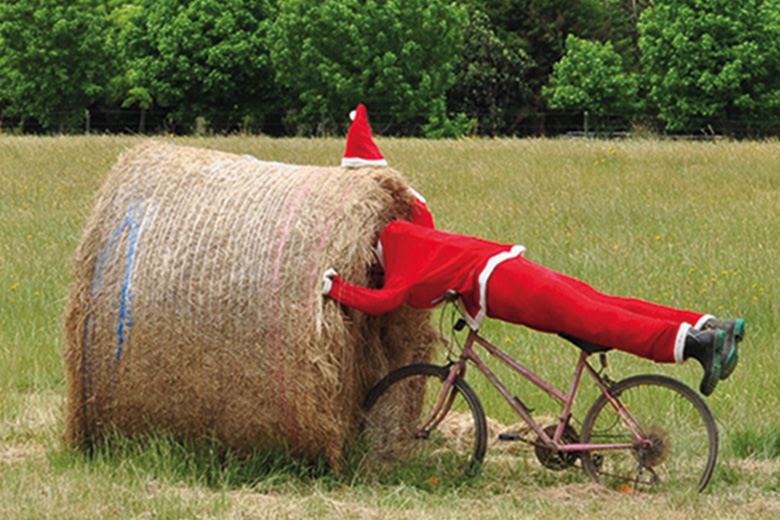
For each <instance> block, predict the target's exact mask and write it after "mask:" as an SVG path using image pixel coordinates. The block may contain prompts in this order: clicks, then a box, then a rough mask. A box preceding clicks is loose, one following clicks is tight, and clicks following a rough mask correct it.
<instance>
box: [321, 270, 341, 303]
mask: <svg viewBox="0 0 780 520" xmlns="http://www.w3.org/2000/svg"><path fill="white" fill-rule="evenodd" d="M338 275H339V273H337V272H336V270H335V269H333V268H330V269H328V270H327V271H325V274H323V275H322V294H324V295H325V296H327V295H329V294H330V290H331V289H333V277H334V276H338Z"/></svg>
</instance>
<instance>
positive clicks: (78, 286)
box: [65, 142, 436, 465]
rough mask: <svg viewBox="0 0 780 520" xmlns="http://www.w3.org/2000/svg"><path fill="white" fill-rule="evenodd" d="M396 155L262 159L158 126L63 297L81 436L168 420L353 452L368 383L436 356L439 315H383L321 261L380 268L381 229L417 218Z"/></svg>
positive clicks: (127, 163) (243, 439)
mask: <svg viewBox="0 0 780 520" xmlns="http://www.w3.org/2000/svg"><path fill="white" fill-rule="evenodd" d="M407 188H408V185H407V183H406V182H405V181H404V179H403V178H402V176H401V175H400V174H398V173H397V172H396V171H394V170H392V169H390V168H368V169H365V168H364V169H344V168H340V167H335V168H334V167H316V166H296V165H288V164H280V163H269V162H263V161H259V160H257V159H255V158H253V157H250V156H240V155H234V154H228V153H223V152H217V151H212V150H205V149H198V148H190V147H183V146H175V145H170V144H163V143H158V142H146V143H143V144H141V145H138V146H136V147H134V148H132V149H130V150H129V151H127V152H126V153H125V154H124V155H123V156H122V157H121V158H120V159H119V161H118V162H117V164H116V165H115V166H114V168H113V169H112V170H111V172H110V173H109V175H108V177H107V178H106V181H105V183H104V185H103V186H102V188H101V189H100V191H99V192H98V194H97V200H96V203H95V207H94V210H93V213H92V215H91V217H90V219H89V221H88V222H87V225H86V228H85V231H84V235H83V238H82V241H81V244H80V246H79V248H78V250H77V252H76V255H75V259H74V275H73V282H72V286H71V290H70V298H69V302H68V307H67V309H66V312H65V332H66V352H65V362H66V370H67V384H68V403H67V419H66V432H65V437H66V441H67V442H68V443H70V444H71V445H74V446H83V445H85V444H89V443H91V442H93V441H94V440H97V439H100V438H102V437H104V436H105V435H106V434H108V433H111V432H115V431H118V432H121V433H122V434H124V435H128V436H137V435H143V434H147V433H149V432H152V431H164V432H170V433H172V434H174V435H176V436H178V437H180V438H184V439H187V440H194V441H197V440H199V439H204V438H209V439H216V440H219V441H221V442H223V443H224V444H226V445H228V446H230V447H232V448H234V449H237V450H239V451H249V450H251V449H255V448H258V449H278V448H285V449H289V450H291V452H292V453H295V454H299V455H303V456H317V455H322V454H324V455H326V456H328V457H330V460H331V462H332V464H336V465H338V463H339V461H340V459H341V455H342V451H343V449H344V447H345V446H346V445H347V444H348V443H349V442H350V441H351V440H353V439H354V438H355V436H356V435H357V433H358V429H359V425H360V418H361V405H362V401H363V399H364V396H365V393H366V392H367V390H368V389H369V388H370V387H371V386H372V385H373V384H374V383H375V382H376V381H377V380H378V379H379V378H380V377H382V376H383V375H384V374H386V373H387V372H388V371H389V370H392V369H394V368H396V367H398V366H401V365H403V364H407V363H410V362H417V361H425V360H427V359H429V358H430V356H431V352H432V349H433V345H434V343H435V341H436V334H435V331H434V329H433V327H432V326H431V324H430V315H429V313H428V312H425V311H418V310H414V309H411V308H408V307H404V308H401V309H399V310H398V311H396V312H393V313H388V314H385V315H381V316H367V315H364V314H361V313H359V312H356V311H353V310H351V309H348V308H345V307H342V306H341V305H339V304H338V303H336V302H335V301H333V300H330V299H328V298H324V297H323V296H322V295H321V277H322V273H323V272H324V271H325V270H326V269H327V268H329V267H334V268H336V269H337V270H338V271H339V273H340V274H342V275H343V276H344V277H345V278H346V279H347V280H350V281H351V282H353V283H357V284H360V285H366V286H372V284H374V286H376V281H375V280H373V279H372V276H371V273H372V272H373V271H374V269H375V268H376V265H377V258H376V253H375V244H376V241H377V238H378V236H379V233H380V232H381V230H382V229H383V228H384V226H385V225H386V224H387V223H388V222H390V221H391V220H393V219H398V218H408V216H409V212H410V207H411V195H410V194H409V191H408V189H407Z"/></svg>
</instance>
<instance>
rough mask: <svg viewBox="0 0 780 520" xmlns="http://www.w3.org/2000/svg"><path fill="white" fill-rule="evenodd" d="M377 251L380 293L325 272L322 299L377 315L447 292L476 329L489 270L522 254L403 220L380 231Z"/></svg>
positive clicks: (433, 300)
mask: <svg viewBox="0 0 780 520" xmlns="http://www.w3.org/2000/svg"><path fill="white" fill-rule="evenodd" d="M413 218H414V212H413ZM417 221H418V222H420V223H425V222H426V221H425V220H420V219H417ZM378 249H379V254H380V259H382V262H383V266H384V270H385V279H384V286H383V287H382V288H381V289H367V288H364V287H357V286H354V285H350V284H348V283H346V282H345V281H344V280H342V279H341V277H339V276H338V275H337V274H336V273H335V272H334V271H332V270H331V271H329V272H328V273H326V282H325V290H324V292H325V294H327V295H329V296H330V297H331V298H333V299H335V300H337V301H339V302H341V303H343V304H344V305H347V306H349V307H353V308H355V309H357V310H359V311H362V312H365V313H367V314H382V313H385V312H389V311H392V310H394V309H396V308H398V307H400V306H401V305H403V304H404V303H408V304H409V305H410V306H412V307H414V308H417V309H429V308H431V307H435V306H436V305H437V304H438V303H439V302H440V301H441V298H442V296H444V295H445V292H446V291H447V290H453V291H456V292H457V293H459V294H460V295H461V301H462V302H463V305H464V307H465V309H466V311H467V313H468V315H469V317H470V318H471V320H470V321H471V323H470V324H471V325H472V326H473V327H474V328H479V325H480V324H481V322H482V320H483V319H484V317H485V312H486V303H485V302H486V287H487V282H488V279H489V278H490V275H491V274H492V272H493V269H494V268H495V267H496V266H497V265H498V264H500V263H501V262H503V261H504V260H508V259H509V258H514V257H517V256H519V255H521V254H523V252H524V251H525V248H524V247H522V246H511V245H503V244H497V243H494V242H489V241H487V240H482V239H479V238H474V237H468V236H463V235H457V234H454V233H447V232H445V231H438V230H436V229H433V228H432V227H427V226H426V225H419V224H416V223H412V222H407V221H405V220H396V221H393V222H391V223H390V224H388V225H387V227H385V229H384V230H383V231H382V234H381V235H380V238H379V245H378ZM329 282H331V283H330V284H329Z"/></svg>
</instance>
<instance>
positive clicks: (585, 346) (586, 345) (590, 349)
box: [558, 333, 612, 354]
mask: <svg viewBox="0 0 780 520" xmlns="http://www.w3.org/2000/svg"><path fill="white" fill-rule="evenodd" d="M558 335H559V336H560V337H562V338H563V339H565V340H566V341H568V342H570V343H572V344H574V346H576V347H577V348H579V349H582V350H584V351H585V352H587V353H588V354H596V353H598V352H609V351H610V350H612V348H611V347H605V346H604V345H597V344H596V343H591V342H590V341H585V340H584V339H579V338H575V337H574V336H569V335H568V334H564V333H560V334H558Z"/></svg>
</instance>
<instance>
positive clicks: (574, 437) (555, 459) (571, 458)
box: [534, 424, 580, 471]
mask: <svg viewBox="0 0 780 520" xmlns="http://www.w3.org/2000/svg"><path fill="white" fill-rule="evenodd" d="M556 428H557V427H556V426H555V425H554V424H552V425H550V426H548V427H546V428H545V429H544V433H546V434H547V436H548V437H551V438H552V436H553V435H555V430H556ZM579 441H580V436H579V435H578V434H577V432H576V431H575V430H574V428H572V427H571V425H569V424H567V425H566V427H565V428H564V429H563V435H562V436H561V443H563V444H571V443H577V442H579ZM534 454H536V458H537V460H539V462H540V463H541V464H542V466H544V467H545V468H547V469H551V470H553V471H561V470H564V469H566V468H570V467H571V466H573V465H574V464H575V463H576V462H577V459H578V458H579V456H580V454H579V452H577V451H558V450H556V449H554V448H549V447H547V446H546V445H545V444H544V441H543V440H542V439H541V437H537V438H536V442H535V443H534Z"/></svg>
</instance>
